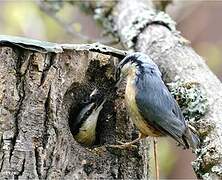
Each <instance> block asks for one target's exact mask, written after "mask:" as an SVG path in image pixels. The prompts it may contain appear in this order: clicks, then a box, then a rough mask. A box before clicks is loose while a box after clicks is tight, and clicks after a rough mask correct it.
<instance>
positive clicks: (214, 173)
mask: <svg viewBox="0 0 222 180" xmlns="http://www.w3.org/2000/svg"><path fill="white" fill-rule="evenodd" d="M84 5H85V6H86V7H88V8H90V9H91V12H94V17H96V18H97V19H99V20H100V21H102V22H104V23H103V26H104V28H105V29H107V31H109V32H112V33H113V34H114V35H115V36H118V37H119V39H120V41H121V42H122V44H123V45H124V46H125V47H126V48H128V49H132V50H134V51H140V52H144V53H146V54H148V55H149V56H150V57H151V58H152V59H153V60H154V61H155V62H156V63H157V64H158V66H159V67H160V69H161V71H162V73H163V78H164V80H165V82H173V81H175V80H176V79H179V80H181V81H183V80H184V81H186V82H188V83H193V82H195V83H197V84H199V85H200V88H201V89H202V92H203V94H202V95H203V96H205V97H206V99H207V101H208V104H209V109H208V111H207V112H206V114H205V116H203V117H201V119H195V121H194V122H192V124H193V125H194V126H195V128H196V130H197V131H198V132H199V135H200V137H201V148H200V149H198V150H197V151H196V155H197V159H196V160H195V161H194V163H193V167H194V170H195V172H196V174H197V176H198V177H199V178H201V179H221V178H222V146H221V139H222V121H221V117H222V93H221V92H222V84H221V82H220V81H219V80H218V78H217V77H216V76H215V75H214V74H213V73H212V72H211V71H210V69H209V68H208V67H207V65H206V64H205V62H204V60H203V59H202V58H201V57H200V56H199V55H197V54H196V53H195V51H194V50H193V49H192V48H191V47H190V46H189V45H188V41H187V40H185V39H184V38H183V37H182V36H180V33H179V32H178V31H176V28H175V22H174V21H173V20H172V19H171V18H170V17H169V16H168V15H167V14H165V13H163V12H157V11H156V10H155V8H154V7H153V4H152V1H151V0H141V1H136V0H129V1H125V0H120V1H118V2H116V3H113V4H111V5H110V6H108V5H107V3H106V4H104V1H99V2H98V1H97V3H93V2H92V3H84ZM107 24H108V25H107Z"/></svg>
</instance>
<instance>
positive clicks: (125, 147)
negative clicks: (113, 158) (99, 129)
mask: <svg viewBox="0 0 222 180" xmlns="http://www.w3.org/2000/svg"><path fill="white" fill-rule="evenodd" d="M117 143H119V144H120V145H118V144H117V145H107V146H106V147H111V148H119V149H129V148H137V146H136V145H134V144H132V143H130V142H128V143H123V142H121V141H117Z"/></svg>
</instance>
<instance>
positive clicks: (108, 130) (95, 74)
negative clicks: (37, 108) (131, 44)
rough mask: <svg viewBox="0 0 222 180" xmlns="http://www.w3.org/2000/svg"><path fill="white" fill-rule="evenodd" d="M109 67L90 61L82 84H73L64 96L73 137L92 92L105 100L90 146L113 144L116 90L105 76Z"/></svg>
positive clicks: (111, 81)
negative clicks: (80, 114)
mask: <svg viewBox="0 0 222 180" xmlns="http://www.w3.org/2000/svg"><path fill="white" fill-rule="evenodd" d="M110 66H111V65H104V66H100V63H99V61H95V60H94V61H91V62H90V64H89V67H88V69H87V71H86V74H85V81H84V83H81V84H80V83H77V82H74V83H73V84H72V85H71V86H70V87H69V88H68V90H67V91H66V93H65V96H64V104H65V108H66V111H67V114H68V117H67V118H68V125H69V128H70V132H71V134H72V135H73V137H75V135H76V133H78V130H79V128H80V126H81V123H80V124H78V122H77V116H78V115H79V113H80V112H81V111H82V109H83V108H84V107H85V106H86V102H87V100H88V98H89V96H90V94H91V93H92V91H93V90H94V89H95V88H96V89H98V91H99V93H100V94H101V96H102V97H103V98H106V102H105V103H104V105H103V109H102V110H101V112H100V114H99V118H98V121H97V126H96V140H95V142H94V143H93V144H92V145H90V146H95V145H96V146H98V145H102V144H106V143H108V142H109V143H110V141H113V142H114V137H113V134H114V133H113V132H114V131H115V110H114V103H113V102H114V100H115V97H116V89H115V82H114V80H113V78H109V77H107V76H106V71H107V70H109V69H110ZM74 139H75V138H74ZM81 145H84V144H81ZM84 146H85V145H84Z"/></svg>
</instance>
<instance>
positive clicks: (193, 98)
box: [168, 80, 208, 121]
mask: <svg viewBox="0 0 222 180" xmlns="http://www.w3.org/2000/svg"><path fill="white" fill-rule="evenodd" d="M168 87H169V90H170V92H171V94H172V95H173V96H174V98H175V99H176V100H177V102H178V104H179V105H180V108H181V110H182V113H183V115H184V117H185V118H186V119H194V120H195V121H197V120H199V119H200V118H201V117H202V116H203V115H205V113H206V112H207V110H208V101H207V97H206V96H205V92H204V90H203V89H202V88H201V86H200V84H199V83H196V82H185V81H181V80H179V81H176V82H172V83H169V84H168Z"/></svg>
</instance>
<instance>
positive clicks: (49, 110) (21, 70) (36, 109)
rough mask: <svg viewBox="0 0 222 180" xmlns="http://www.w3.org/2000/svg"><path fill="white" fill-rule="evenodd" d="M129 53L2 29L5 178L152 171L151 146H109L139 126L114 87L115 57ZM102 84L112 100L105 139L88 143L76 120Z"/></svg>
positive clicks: (0, 129)
mask: <svg viewBox="0 0 222 180" xmlns="http://www.w3.org/2000/svg"><path fill="white" fill-rule="evenodd" d="M124 54H125V52H123V51H120V50H117V49H114V48H109V47H106V46H102V45H98V44H92V45H71V44H53V43H47V42H40V41H35V40H28V39H23V38H16V37H5V36H1V37H0V72H1V73H0V174H1V175H0V177H1V179H61V178H62V179H83V178H88V179H91V178H105V179H115V178H124V179H129V178H132V179H138V178H139V179H141V178H147V176H148V149H149V146H139V145H138V148H135V149H129V150H118V149H112V148H105V147H104V146H103V145H106V144H116V140H122V141H124V140H130V139H132V138H135V136H136V134H137V132H135V130H134V128H133V125H132V124H131V123H130V121H129V120H128V119H127V114H126V111H125V107H124V102H123V97H122V94H123V92H122V90H120V91H119V92H116V89H115V88H114V85H115V84H114V80H113V72H114V68H115V64H116V62H117V61H118V58H122V57H123V56H124ZM95 87H97V88H98V89H99V90H101V92H102V93H104V94H105V96H106V97H107V101H106V103H105V105H104V108H103V110H102V112H101V116H100V118H99V122H98V139H97V144H96V145H95V146H94V147H93V148H92V147H87V148H86V147H83V146H81V145H80V144H78V143H77V142H76V141H75V139H74V138H73V135H72V133H71V131H70V126H69V125H70V123H72V121H74V119H75V116H76V115H77V113H78V111H77V110H78V105H79V103H80V102H81V101H82V100H83V99H84V98H85V97H87V96H89V94H90V93H91V92H92V91H93V89H94V88H95ZM116 97H117V98H116ZM142 143H143V144H146V142H145V141H143V142H142ZM95 147H96V148H95Z"/></svg>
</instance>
